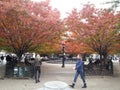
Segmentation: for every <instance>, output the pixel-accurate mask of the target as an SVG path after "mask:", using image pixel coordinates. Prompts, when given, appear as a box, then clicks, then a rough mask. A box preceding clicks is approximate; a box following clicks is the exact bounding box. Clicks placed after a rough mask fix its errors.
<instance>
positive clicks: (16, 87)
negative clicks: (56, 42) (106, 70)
mask: <svg viewBox="0 0 120 90" xmlns="http://www.w3.org/2000/svg"><path fill="white" fill-rule="evenodd" d="M73 66H74V64H66V65H65V68H61V65H60V64H50V63H45V62H43V64H42V74H41V81H40V83H37V84H36V83H35V80H34V79H31V78H30V79H12V78H11V79H7V78H5V79H4V80H0V90H37V89H39V88H42V87H43V85H44V83H46V82H48V81H62V82H65V83H67V84H68V85H69V84H71V82H72V80H73V77H74V70H73V69H72V68H73ZM114 66H115V75H114V76H86V80H87V86H88V87H87V88H85V90H120V65H119V63H114ZM81 87H82V81H81V79H80V78H78V81H77V83H76V86H75V89H74V90H84V89H83V88H81Z"/></svg>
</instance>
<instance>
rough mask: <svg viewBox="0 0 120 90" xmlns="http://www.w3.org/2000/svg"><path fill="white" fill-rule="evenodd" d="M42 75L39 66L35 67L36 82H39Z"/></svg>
mask: <svg viewBox="0 0 120 90" xmlns="http://www.w3.org/2000/svg"><path fill="white" fill-rule="evenodd" d="M40 73H41V70H40V67H39V66H35V81H36V82H38V81H39V78H40Z"/></svg>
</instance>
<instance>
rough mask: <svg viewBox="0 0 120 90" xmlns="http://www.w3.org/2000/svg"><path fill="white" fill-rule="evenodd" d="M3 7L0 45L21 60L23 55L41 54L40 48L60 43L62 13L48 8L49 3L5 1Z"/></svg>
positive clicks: (19, 0) (20, 0) (0, 21)
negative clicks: (47, 43) (38, 52)
mask: <svg viewBox="0 0 120 90" xmlns="http://www.w3.org/2000/svg"><path fill="white" fill-rule="evenodd" d="M0 4H1V5H0V32H1V33H0V41H1V43H0V45H1V46H3V47H5V48H6V47H7V48H9V49H10V50H11V51H12V52H13V53H15V54H17V56H18V57H19V59H20V58H21V56H22V54H23V53H26V52H30V51H39V48H38V47H39V46H40V45H41V44H44V43H46V42H52V43H57V42H58V41H57V40H58V39H59V37H60V36H59V33H60V30H61V20H60V13H59V11H58V10H56V9H52V8H51V6H49V0H48V1H44V2H43V1H42V2H40V3H33V2H31V1H29V0H11V1H9V0H6V1H2V2H1V3H0Z"/></svg>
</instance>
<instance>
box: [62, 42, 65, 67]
mask: <svg viewBox="0 0 120 90" xmlns="http://www.w3.org/2000/svg"><path fill="white" fill-rule="evenodd" d="M62 53H63V56H62V68H64V67H65V59H66V57H65V44H64V43H62Z"/></svg>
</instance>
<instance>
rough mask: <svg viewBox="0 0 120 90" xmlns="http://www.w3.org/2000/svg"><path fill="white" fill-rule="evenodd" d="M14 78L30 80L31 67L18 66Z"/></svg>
mask: <svg viewBox="0 0 120 90" xmlns="http://www.w3.org/2000/svg"><path fill="white" fill-rule="evenodd" d="M13 77H18V78H29V77H30V66H16V67H15V68H14V74H13Z"/></svg>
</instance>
